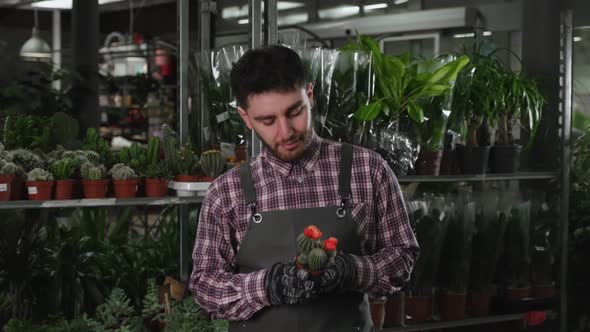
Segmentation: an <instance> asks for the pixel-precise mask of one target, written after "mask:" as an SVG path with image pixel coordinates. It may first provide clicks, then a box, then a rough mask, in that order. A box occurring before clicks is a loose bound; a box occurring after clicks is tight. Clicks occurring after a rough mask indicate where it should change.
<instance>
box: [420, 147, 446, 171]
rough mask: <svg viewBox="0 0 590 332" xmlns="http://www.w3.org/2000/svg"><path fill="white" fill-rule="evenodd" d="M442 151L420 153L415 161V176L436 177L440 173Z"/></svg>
mask: <svg viewBox="0 0 590 332" xmlns="http://www.w3.org/2000/svg"><path fill="white" fill-rule="evenodd" d="M441 159H442V151H433V152H431V151H420V154H419V155H418V160H416V174H418V175H434V176H437V175H438V174H439V171H440V161H441Z"/></svg>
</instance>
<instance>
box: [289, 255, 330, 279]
mask: <svg viewBox="0 0 590 332" xmlns="http://www.w3.org/2000/svg"><path fill="white" fill-rule="evenodd" d="M295 265H296V266H297V268H298V269H301V270H305V271H307V272H308V273H309V274H311V275H312V276H314V277H319V276H320V275H321V274H322V272H324V271H323V270H321V271H312V270H310V269H308V268H306V267H305V266H303V265H301V263H299V262H298V261H297V259H295Z"/></svg>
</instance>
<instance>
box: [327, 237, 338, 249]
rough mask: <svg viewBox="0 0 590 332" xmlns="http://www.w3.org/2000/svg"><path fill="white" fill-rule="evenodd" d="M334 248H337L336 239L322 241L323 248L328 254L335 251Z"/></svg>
mask: <svg viewBox="0 0 590 332" xmlns="http://www.w3.org/2000/svg"><path fill="white" fill-rule="evenodd" d="M336 246H338V239H337V238H335V237H330V238H328V239H326V240H325V241H324V248H325V249H326V251H328V252H330V251H334V250H336Z"/></svg>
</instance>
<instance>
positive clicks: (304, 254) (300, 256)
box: [296, 225, 338, 276]
mask: <svg viewBox="0 0 590 332" xmlns="http://www.w3.org/2000/svg"><path fill="white" fill-rule="evenodd" d="M321 237H322V232H321V231H320V230H319V229H318V228H317V227H316V226H313V225H311V226H308V227H306V228H305V230H304V231H303V233H301V234H300V235H299V236H298V237H297V258H296V264H297V267H299V268H300V269H304V270H306V271H308V272H309V273H310V274H311V275H313V276H319V275H320V274H321V273H322V271H323V270H324V268H325V267H326V265H327V264H329V263H330V261H331V259H332V258H333V257H334V256H335V255H336V247H337V245H338V240H337V239H336V238H334V237H330V238H328V239H326V240H324V242H323V243H322V241H321V240H320V238H321Z"/></svg>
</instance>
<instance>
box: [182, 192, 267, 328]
mask: <svg viewBox="0 0 590 332" xmlns="http://www.w3.org/2000/svg"><path fill="white" fill-rule="evenodd" d="M229 225H230V224H229V223H228V220H227V218H226V217H225V214H224V213H223V210H222V204H221V198H220V197H219V194H218V191H217V189H216V188H215V187H213V186H212V187H211V188H210V189H209V191H208V193H207V196H206V198H205V201H204V202H203V206H202V209H201V213H200V216H199V224H198V226H197V235H196V240H195V246H194V250H193V271H192V274H191V277H190V281H189V289H190V291H191V293H192V294H193V297H194V299H195V300H196V301H197V303H198V304H199V305H200V306H201V307H202V308H203V309H204V310H206V311H207V312H208V313H210V314H211V315H212V316H213V318H215V319H225V320H246V319H248V318H250V317H251V316H252V315H253V314H254V313H255V312H257V311H258V310H260V309H262V308H263V307H265V306H268V305H269V302H268V299H267V297H266V292H265V288H264V278H265V275H266V272H267V270H260V271H255V272H251V273H234V272H233V270H234V260H235V255H236V252H235V250H234V248H233V247H232V245H231V240H230V226H229Z"/></svg>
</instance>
